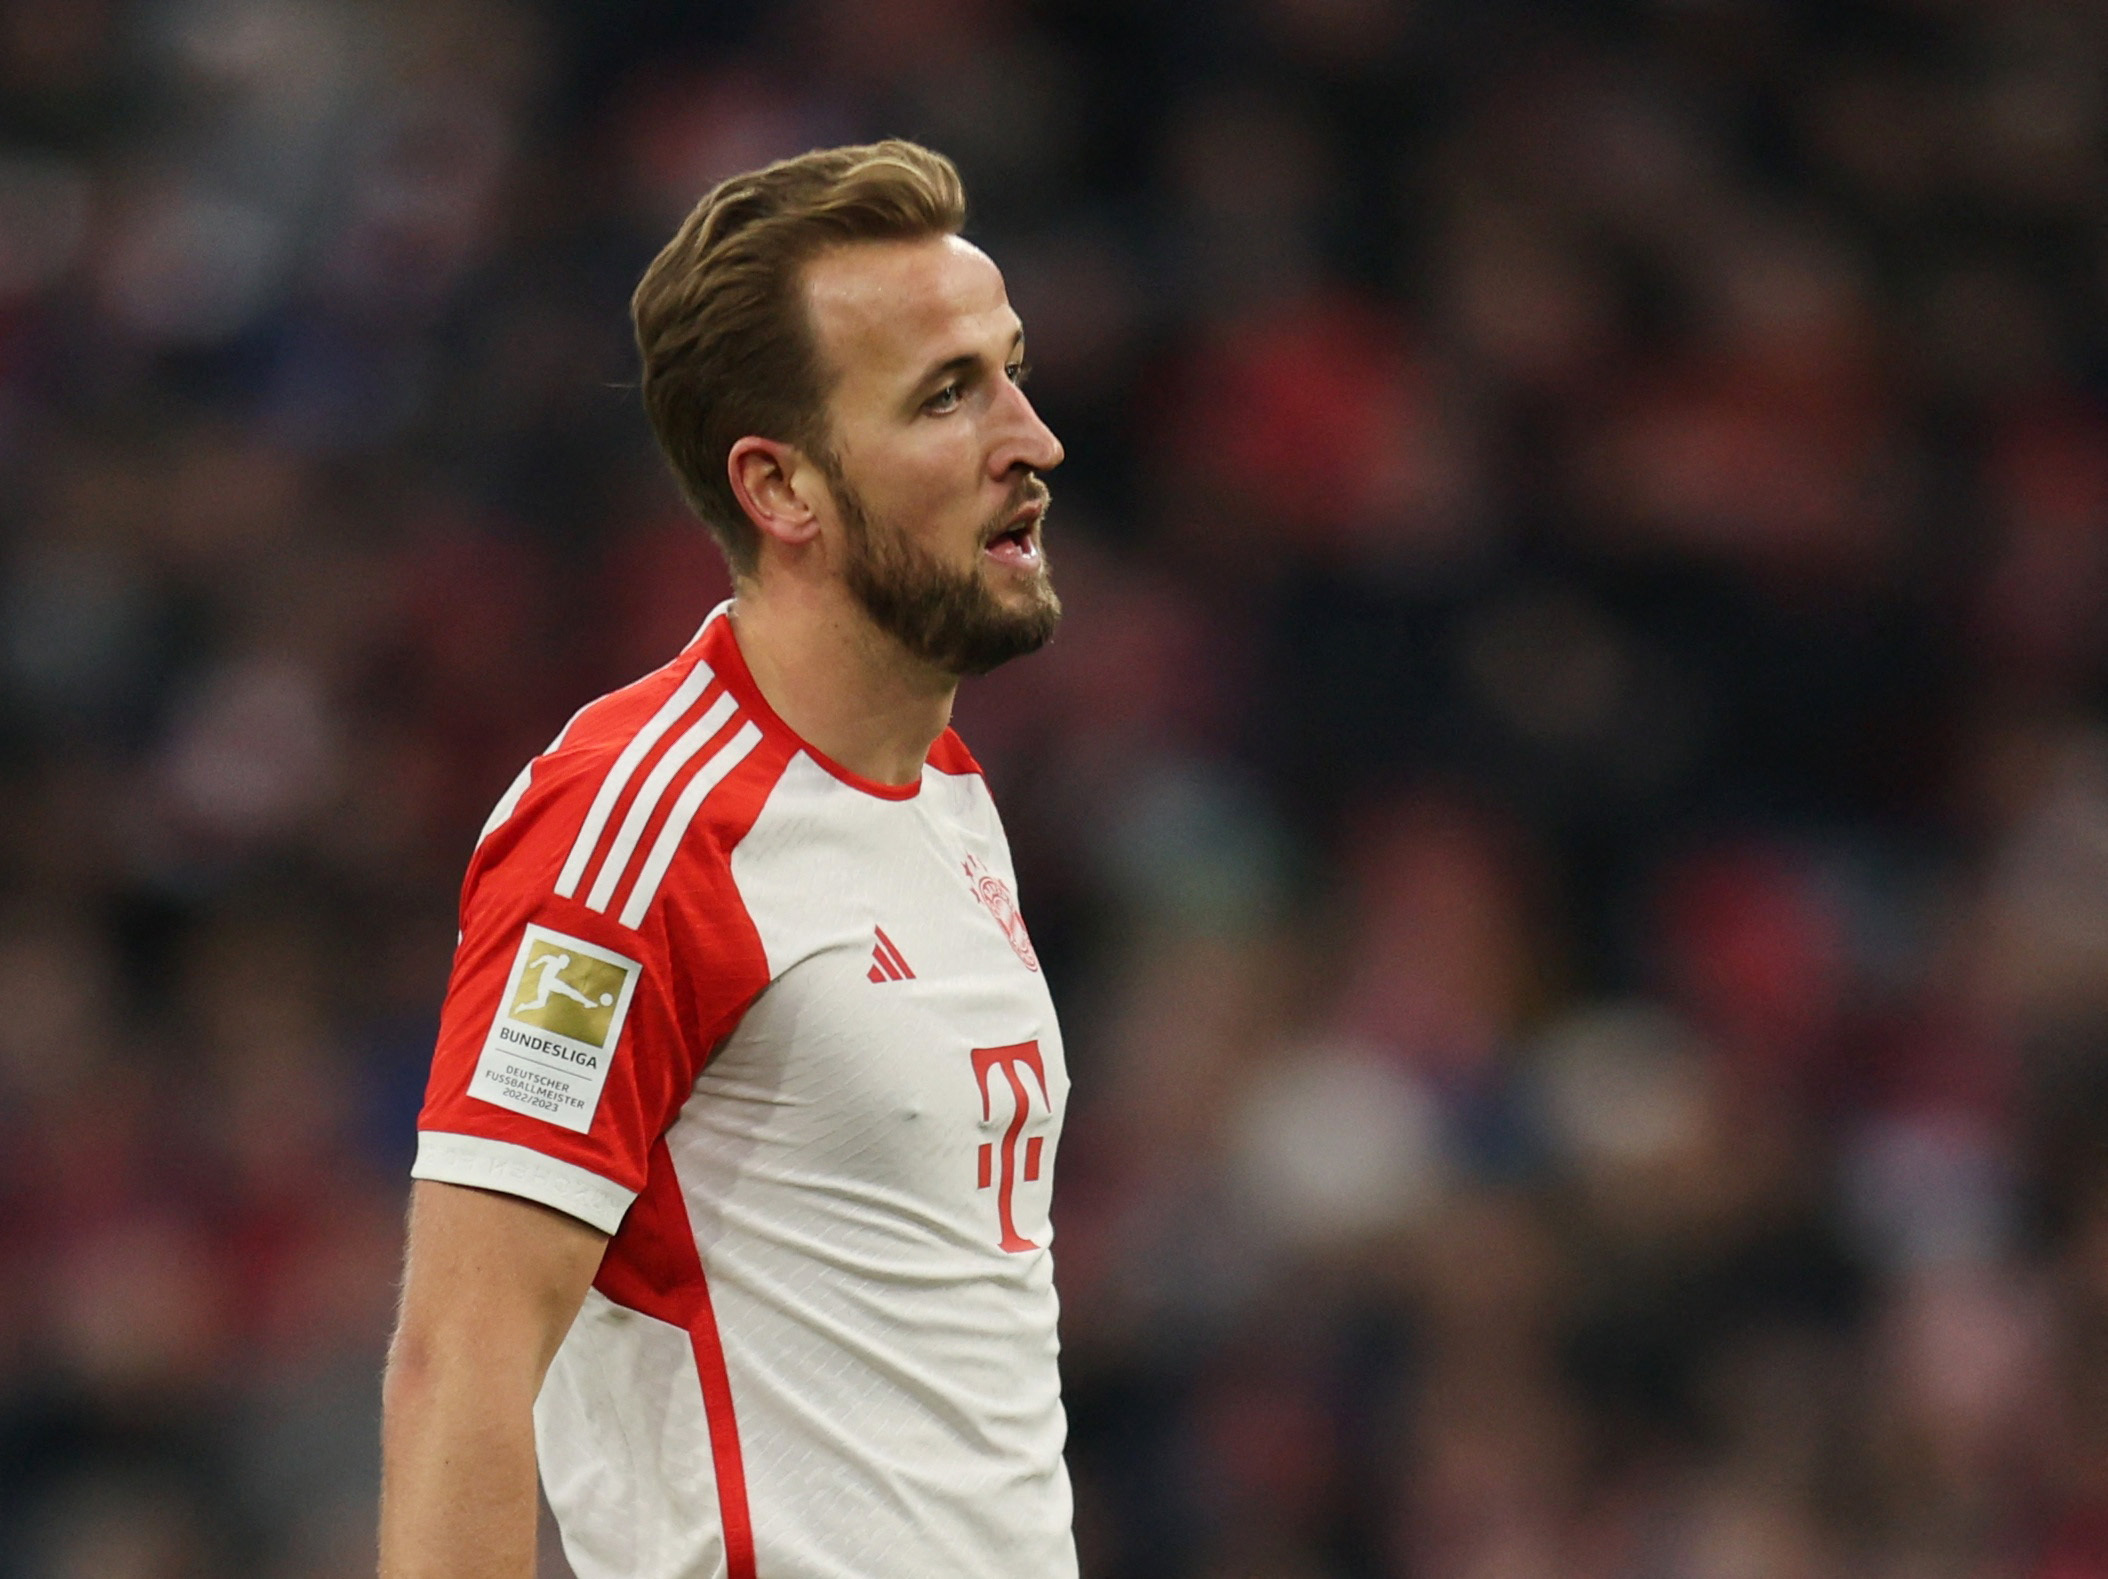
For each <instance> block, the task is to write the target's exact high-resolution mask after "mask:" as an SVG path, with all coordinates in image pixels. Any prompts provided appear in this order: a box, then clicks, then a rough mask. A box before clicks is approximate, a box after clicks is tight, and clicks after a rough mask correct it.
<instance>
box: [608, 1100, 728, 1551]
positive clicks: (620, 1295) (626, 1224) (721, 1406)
mask: <svg viewBox="0 0 2108 1579" xmlns="http://www.w3.org/2000/svg"><path fill="white" fill-rule="evenodd" d="M593 1286H594V1287H595V1288H597V1289H599V1290H600V1292H601V1293H603V1294H605V1295H606V1296H607V1297H608V1298H609V1299H611V1300H613V1301H614V1302H615V1303H616V1304H618V1305H622V1306H626V1307H627V1308H629V1309H630V1310H634V1311H637V1312H639V1313H640V1314H642V1315H646V1316H651V1317H655V1318H656V1319H658V1320H660V1321H664V1322H667V1323H669V1324H671V1325H673V1326H676V1327H680V1328H682V1329H683V1330H685V1331H686V1332H687V1334H688V1340H689V1343H690V1346H691V1347H692V1348H693V1349H694V1351H695V1372H696V1380H697V1382H698V1383H699V1384H700V1386H701V1390H702V1395H703V1415H704V1418H705V1419H706V1420H707V1421H708V1422H709V1426H710V1458H711V1462H712V1464H713V1466H714V1467H715V1469H716V1472H717V1511H718V1518H719V1520H720V1521H721V1522H722V1524H723V1526H724V1534H725V1574H726V1579H755V1574H754V1520H753V1514H752V1512H751V1510H750V1509H749V1508H748V1505H747V1470H746V1458H745V1455H744V1454H743V1453H742V1452H741V1449H740V1445H739V1414H738V1411H737V1409H736V1408H735V1407H734V1406H733V1401H732V1377H731V1373H730V1372H729V1371H727V1370H726V1369H725V1346H724V1340H723V1339H722V1338H721V1337H720V1336H719V1334H718V1330H717V1312H716V1310H715V1308H714V1307H713V1306H712V1305H711V1303H710V1281H709V1279H708V1278H707V1277H706V1276H705V1275H704V1272H703V1258H702V1255H701V1253H700V1252H699V1251H698V1250H697V1249H696V1244H695V1230H694V1228H693V1227H692V1226H691V1225H690V1223H689V1221H688V1203H687V1201H686V1200H685V1199H684V1198H683V1197H682V1194H681V1181H680V1178H679V1176H678V1175H677V1174H675V1172H674V1171H673V1156H672V1154H671V1153H670V1152H668V1151H667V1149H666V1142H665V1141H664V1140H661V1141H660V1142H659V1143H658V1144H657V1145H656V1146H654V1147H653V1148H652V1153H651V1171H650V1174H649V1176H648V1178H647V1180H646V1183H645V1186H644V1192H643V1193H642V1194H641V1195H639V1196H638V1197H637V1199H636V1201H635V1202H634V1203H633V1204H632V1205H631V1207H630V1209H629V1215H628V1216H626V1217H624V1218H623V1219H622V1229H621V1231H620V1232H619V1233H617V1234H616V1235H615V1237H614V1239H613V1240H612V1241H611V1242H610V1243H609V1245H608V1250H607V1255H606V1257H605V1258H604V1259H603V1260H602V1261H601V1263H600V1272H599V1275H598V1276H596V1277H595V1278H594V1279H593Z"/></svg>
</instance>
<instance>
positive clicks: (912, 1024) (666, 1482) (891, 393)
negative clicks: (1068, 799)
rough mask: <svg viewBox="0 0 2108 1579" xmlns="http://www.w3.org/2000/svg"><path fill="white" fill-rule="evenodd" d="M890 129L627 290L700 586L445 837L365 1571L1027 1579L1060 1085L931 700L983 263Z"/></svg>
mask: <svg viewBox="0 0 2108 1579" xmlns="http://www.w3.org/2000/svg"><path fill="white" fill-rule="evenodd" d="M963 220H964V199H963V195H962V192H961V189H960V185H959V179H958V175H957V172H956V171H955V170H954V169H953V168H952V166H951V165H950V164H949V163H948V162H947V161H946V160H945V159H943V158H942V157H941V156H939V155H937V154H934V153H931V152H930V151H928V150H927V149H923V148H920V147H917V146H915V145H913V144H910V143H903V142H883V143H877V144H874V145H871V146H868V147H858V148H838V149H833V150H829V151H823V152H817V153H812V154H807V155H804V156H802V157H800V158H797V159H792V160H788V161H785V162H783V163H781V164H776V165H772V166H770V167H769V168H767V169H765V170H762V171H759V172H756V173H753V174H748V175H741V176H735V177H733V178H732V179H731V180H728V181H726V182H724V183H723V184H722V185H720V186H719V187H717V188H716V190H714V191H713V192H711V193H710V195H709V196H707V197H706V198H704V199H703V201H702V203H701V205H700V206H699V207H698V208H697V209H696V210H695V212H694V213H693V214H692V215H690V216H689V218H688V220H687V222H686V223H685V224H683V225H682V227H681V229H680V231H679V233H678V234H677V235H676V236H675V237H674V238H673V240H672V242H671V243H669V244H668V246H667V247H666V249H665V250H664V251H663V252H661V253H660V255H659V257H658V259H657V260H656V261H655V262H654V263H653V264H652V265H651V268H650V269H649V271H648V272H647V273H646V274H645V277H644V280H643V283H642V284H641V285H640V286H639V287H638V289H637V293H636V298H635V301H634V303H633V312H634V317H635V320H636V330H637V342H638V346H639V349H640V351H641V353H642V358H643V367H644V373H643V388H644V400H645V405H646V408H647V410H648V412H649V414H650V417H651V421H652V424H653V427H654V430H655V431H656V433H657V436H658V439H659V442H660V444H661V446H662V447H663V449H664V450H665V452H666V455H667V458H668V460H669V462H670V463H671V465H672V468H673V470H674V472H675V474H676V475H677V476H678V478H679V480H680V483H681V486H682V488H683V491H684V492H685V493H686V495H687V497H688V499H689V500H690V502H691V503H692V504H693V505H694V506H695V508H696V510H697V511H698V512H699V513H700V514H701V516H702V517H703V519H704V521H705V522H706V523H707V524H708V525H709V526H710V528H711V529H712V531H713V532H714V533H715V535H716V537H717V539H718V541H719V543H720V544H721V546H722V547H723V549H724V551H725V554H726V556H727V557H728V559H729V560H730V562H731V565H732V569H733V573H734V584H735V595H734V597H733V598H732V600H731V601H730V602H729V603H727V604H726V605H725V606H723V607H722V608H720V609H718V610H717V611H716V612H714V613H712V614H711V615H710V616H709V618H708V619H707V620H706V621H705V622H704V624H703V627H702V629H701V630H700V631H699V632H698V633H697V635H696V637H695V639H694V640H693V641H692V642H691V643H690V645H689V646H688V648H687V650H686V651H684V652H683V653H681V654H680V656H679V657H677V658H676V659H674V661H673V662H671V663H669V664H668V665H667V666H666V667H665V668H663V669H661V670H659V671H658V672H657V673H656V674H653V675H650V676H648V677H647V678H645V679H643V680H640V681H638V682H637V683H636V684H634V685H631V686H629V687H627V688H626V689H624V690H621V691H617V692H615V693H614V694H612V695H610V696H606V697H603V698H602V699H600V700H599V701H597V702H594V703H592V704H591V705H590V706H588V707H586V708H585V709H584V710H583V711H582V712H580V713H579V714H578V715H577V716H576V717H575V718H573V719H572V720H571V722H570V723H569V724H568V725H567V726H566V727H565V729H564V731H563V733H562V734H561V735H559V736H558V737H557V740H556V741H555V743H554V744H552V745H551V746H550V747H549V749H548V750H547V751H546V752H544V753H543V754H542V755H541V756H539V757H537V758H536V759H535V760H534V761H533V762H532V763H530V764H529V765H528V767H527V769H526V771H524V772H523V773H522V774H521V775H520V777H519V779H518V780H517V781H516V782H515V783H514V784H513V786H512V787H511V788H510V789H509V790H508V791H507V792H506V794H505V796H504V797H503V799H502V800H501V801H500V803H499V805H498V807H497V809H496V811H495V812H494V813H493V814H492V816H491V819H490V822H489V824H488V826H487V827H486V828H485V830H484V833H483V836H482V839H481V842H480V843H479V844H478V846H477V849H476V852H475V855H474V857H473V859H472V860H471V862H470V864H469V871H468V878H467V881H466V883H465V885H464V888H463V893H462V901H461V941H460V945H459V948H458V950H457V952H456V955H455V960H454V969H453V978H452V980H451V982H450V983H449V986H448V989H447V998H446V1005H445V1009H444V1011H443V1013H442V1017H441V1026H440V1033H439V1044H438V1049H437V1052H436V1054H435V1057H434V1060H433V1067H432V1077H431V1085H430V1089H429V1092H428V1095H427V1100H426V1105H425V1109H424V1113H423V1117H422V1119H421V1120H420V1136H419V1147H418V1154H417V1161H416V1165H415V1167H414V1169H413V1172H414V1174H415V1176H416V1179H417V1183H416V1185H415V1186H414V1195H413V1202H412V1206H411V1212H410V1229H409V1254H408V1266H407V1272H406V1274H405V1282H404V1288H403V1298H402V1314H401V1320H400V1323H399V1326H398V1329H397V1332H396V1337H395V1343H394V1346H393V1349H392V1352H391V1354H390V1358H389V1367H388V1379H387V1389H386V1422H385V1427H384V1458H385V1473H384V1489H383V1493H382V1509H381V1554H382V1555H381V1571H382V1574H383V1576H384V1579H424V1576H434V1579H437V1576H444V1579H472V1576H474V1579H481V1576H491V1579H499V1576H502V1579H528V1576H529V1575H530V1574H531V1573H532V1572H533V1569H534V1561H535V1557H534V1526H535V1514H536V1507H535V1476H536V1470H537V1462H538V1463H539V1470H540V1474H541V1478H542V1484H543V1486H544V1488H545V1489H546V1491H547V1494H548V1498H549V1501H550V1503H551V1505H552V1506H553V1507H554V1509H555V1512H556V1516H557V1521H558V1523H559V1525H560V1527H561V1529H562V1532H563V1539H564V1546H565V1549H566V1550H567V1552H568V1553H569V1556H570V1559H571V1562H572V1564H573V1566H574V1567H575V1568H576V1569H577V1571H578V1572H579V1574H580V1575H581V1576H582V1579H618V1576H619V1579H711V1576H724V1579H849V1576H852V1575H854V1576H857V1579H939V1576H948V1575H956V1576H960V1579H965V1576H969V1575H970V1576H973V1579H990V1576H994V1575H1002V1576H1004V1579H1068V1576H1073V1575H1074V1573H1075V1571H1076V1566H1075V1555H1074V1548H1073V1543H1072V1541H1071V1537H1070V1533H1069V1524H1070V1504H1069V1489H1068V1481H1067V1475H1066V1472H1065V1470H1064V1468H1063V1465H1062V1457H1061V1454H1062V1442H1063V1433H1064V1422H1063V1415H1062V1407H1061V1399H1060V1394H1059V1388H1058V1381H1057V1376H1056V1367H1055V1297H1054V1288H1053V1268H1052V1265H1051V1263H1050V1259H1049V1255H1048V1249H1047V1245H1048V1239H1049V1229H1048V1222H1047V1207H1048V1190H1049V1187H1050V1184H1051V1182H1052V1174H1053V1161H1054V1147H1055V1143H1056V1139H1057V1136H1058V1133H1059V1130H1060V1125H1061V1116H1062V1108H1063V1102H1064V1099H1065V1097H1066V1094H1067V1089H1068V1079H1067V1075H1066V1073H1065V1070H1064V1067H1063V1062H1062V1049H1061V1036H1060V1032H1059V1030H1058V1029H1057V1027H1056V1025H1055V1019H1054V1010H1053V1006H1052V1004H1051V1002H1050V1001H1049V999H1048V996H1047V989H1046V984H1045V981H1044V979H1043V978H1042V976H1041V974H1040V969H1039V961H1038V959H1037V958H1036V957H1035V956H1034V954H1033V951H1032V943H1031V939H1030V938H1029V936H1028V935H1027V933H1026V931H1025V926H1024V923H1023V921H1022V920H1021V919H1020V917H1019V913H1018V909H1017V904H1016V899H1015V892H1016V890H1015V879H1014V877H1013V874H1012V870H1011V863H1010V855H1009V849H1008V846H1007V845H1006V843H1005V841H1004V837H1003V830H1002V826H1001V824H1000V823H999V822H998V820H997V818H996V812H995V807H994V805H993V803H992V802H991V801H990V799H989V795H988V789H987V786H986V785H985V783H984V782H983V781H982V778H981V774H980V770H979V769H978V768H977V767H976V765H975V763H974V760H973V758H972V757H971V756H969V755H968V754H967V750H966V747H965V746H964V745H962V744H961V743H960V742H959V740H958V738H957V737H956V736H955V735H953V734H952V733H951V731H950V730H949V728H948V727H947V725H948V720H949V717H950V711H951V705H952V696H953V692H954V690H955V688H956V686H957V684H958V681H959V678H960V677H961V676H962V675H967V674H977V673H981V672H983V671H985V670H988V669H990V668H993V667H994V666H995V665H997V664H1000V663H1002V662H1004V661H1005V660H1007V659H1009V658H1013V657H1016V656H1018V655H1019V654H1022V653H1027V652H1031V651H1032V650H1034V649H1035V648H1037V647H1039V646H1040V645H1042V644H1043V643H1044V642H1045V641H1046V640H1047V638H1048V637H1049V636H1050V635H1051V634H1052V632H1053V630H1054V626H1055V622H1056V620H1057V619H1058V618H1059V615H1060V604H1059V602H1058V601H1057V600H1056V598H1055V595H1054V591H1053V588H1052V586H1051V585H1050V583H1049V581H1048V576H1047V564H1046V559H1045V556H1044V554H1043V552H1042V549H1041V545H1040V534H1041V529H1042V526H1043V523H1044V520H1045V515H1046V508H1047V490H1046V487H1045V484H1044V483H1043V482H1041V480H1040V474H1041V473H1043V472H1046V471H1047V470H1049V469H1050V468H1052V467H1053V466H1055V465H1057V464H1058V463H1059V462H1060V460H1061V458H1062V451H1061V445H1060V444H1059V443H1058V442H1057V441H1056V439H1055V437H1054V435H1053V434H1052V433H1051V432H1049V431H1048V429H1047V427H1046V425H1045V424H1044V423H1042V422H1041V421H1040V420H1039V417H1038V416H1037V414H1036V413H1035V412H1034V411H1033V409H1032V406H1031V404H1030V402H1028V401H1027V400H1026V398H1025V394H1024V390H1023V389H1022V387H1021V384H1022V381H1023V375H1024V339H1023V333H1022V329H1021V326H1020V324H1019V322H1018V318H1017V315H1016V313H1014V312H1013V311H1012V310H1011V307H1010V303H1009V301H1008V299H1007V297H1006V295H1005V293H1004V289H1003V280H1002V276H1001V275H1000V274H999V273H998V272H997V270H996V267H995V265H994V264H993V263H991V262H990V261H989V259H988V258H987V257H986V256H985V255H984V254H982V253H981V252H980V251H979V250H977V249H976V248H975V247H973V246H972V245H971V244H969V243H968V242H966V241H965V240H963V239H962V238H961V237H960V234H959V231H960V227H961V225H962V223H963Z"/></svg>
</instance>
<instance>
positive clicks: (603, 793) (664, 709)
mask: <svg viewBox="0 0 2108 1579" xmlns="http://www.w3.org/2000/svg"><path fill="white" fill-rule="evenodd" d="M716 678H717V676H716V675H714V674H712V673H711V671H710V666H709V665H708V664H707V663H698V664H696V666H695V667H694V668H693V669H691V670H689V671H688V678H687V679H685V680H683V681H682V682H681V683H680V686H679V687H678V688H677V689H676V690H675V691H674V693H673V695H671V696H669V697H667V698H666V700H665V702H664V703H663V704H662V705H661V706H660V708H659V710H658V711H657V712H656V713H654V714H652V715H651V718H650V720H649V721H648V722H647V723H646V724H645V726H644V727H643V728H642V729H640V730H638V731H637V732H636V734H635V735H633V736H631V738H630V743H629V744H628V745H626V746H624V747H623V748H622V754H621V755H620V756H618V757H617V758H615V765H614V766H613V767H611V768H609V769H608V776H607V777H606V778H604V779H602V780H601V781H600V792H599V793H598V794H597V795H595V796H594V797H593V804H592V806H591V808H590V809H589V810H588V811H587V812H586V820H585V821H584V822H583V823H582V824H580V825H579V829H578V838H577V839H576V840H575V841H573V843H572V845H571V854H570V856H569V857H568V858H567V859H566V860H565V861H564V869H563V871H562V872H560V873H559V874H558V875H557V879H556V891H557V893H559V894H560V895H562V896H563V897H564V898H566V899H569V898H571V897H572V895H574V894H576V893H577V892H578V884H579V880H580V879H581V878H583V877H584V876H585V874H586V866H587V863H589V862H590V861H591V860H592V859H593V850H594V847H595V846H596V845H598V844H599V843H600V835H601V834H602V833H603V832H604V831H605V830H606V828H607V824H608V818H609V817H611V816H613V815H614V812H615V802H616V801H618V800H620V799H621V798H622V791H623V789H624V788H625V787H626V786H627V785H628V783H629V780H630V775H631V774H632V773H635V772H636V771H637V764H638V763H640V762H642V761H643V760H644V757H645V754H646V753H647V752H649V751H650V750H651V748H652V747H653V746H655V745H657V744H658V743H659V738H660V737H661V736H662V735H664V734H665V733H666V731H667V730H669V729H671V728H672V727H673V726H674V723H675V721H676V720H678V719H679V718H680V716H681V715H682V714H683V713H685V712H687V711H688V709H689V708H691V707H693V706H694V705H695V703H696V699H697V698H698V697H700V696H701V695H702V694H703V692H704V691H705V690H707V689H708V688H709V685H710V682H711V681H712V680H714V679H716Z"/></svg>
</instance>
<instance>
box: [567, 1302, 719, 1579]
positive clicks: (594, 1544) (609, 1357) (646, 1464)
mask: <svg viewBox="0 0 2108 1579" xmlns="http://www.w3.org/2000/svg"><path fill="white" fill-rule="evenodd" d="M534 1423H535V1435H536V1437H537V1439H538V1441H539V1444H540V1458H541V1472H542V1487H543V1490H544V1491H545V1492H546V1493H547V1495H548V1498H549V1505H550V1506H551V1507H552V1508H558V1509H566V1508H575V1509H590V1510H592V1517H590V1518H569V1519H564V1520H563V1521H562V1523H563V1532H564V1555H565V1556H566V1557H568V1558H569V1559H570V1561H571V1568H572V1570H573V1572H575V1573H576V1574H577V1575H578V1579H703V1576H704V1575H708V1574H718V1573H722V1572H723V1571H724V1560H725V1554H724V1534H723V1527H722V1524H721V1522H720V1520H719V1518H718V1510H717V1480H716V1477H715V1476H714V1475H713V1474H712V1472H711V1458H710V1425H709V1420H708V1418H707V1417H706V1416H705V1414H704V1412H703V1394H702V1389H701V1386H700V1384H699V1383H698V1381H697V1378H696V1368H695V1350H694V1346H693V1344H692V1342H691V1341H690V1338H689V1335H688V1334H687V1332H685V1331H684V1330H682V1329H681V1328H679V1327H676V1326H674V1325H672V1324H671V1323H669V1322H664V1321H659V1320H657V1319H655V1318H654V1317H651V1316H646V1315H642V1314H640V1313H639V1312H637V1311H634V1310H625V1309H623V1307H622V1306H620V1305H617V1304H615V1303H613V1302H612V1301H610V1300H609V1299H608V1298H607V1297H606V1296H604V1295H603V1294H601V1293H600V1292H599V1291H598V1290H588V1291H587V1293H586V1300H585V1305H584V1307H583V1308H582V1309H581V1310H580V1311H579V1313H578V1319H577V1320H576V1321H574V1322H573V1323H572V1324H571V1331H570V1333H569V1334H568V1335H567V1336H566V1337H565V1339H564V1342H563V1346H562V1347H561V1348H559V1349H558V1350H557V1351H556V1358H555V1359H554V1360H553V1361H552V1362H551V1363H550V1366H549V1375H548V1377H547V1379H546V1380H545V1381H544V1382H543V1383H542V1391H541V1396H540V1397H539V1398H537V1399H536V1400H535V1405H534Z"/></svg>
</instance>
